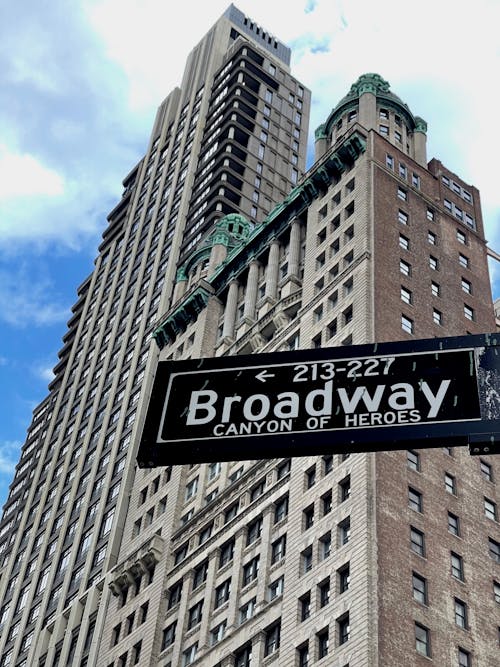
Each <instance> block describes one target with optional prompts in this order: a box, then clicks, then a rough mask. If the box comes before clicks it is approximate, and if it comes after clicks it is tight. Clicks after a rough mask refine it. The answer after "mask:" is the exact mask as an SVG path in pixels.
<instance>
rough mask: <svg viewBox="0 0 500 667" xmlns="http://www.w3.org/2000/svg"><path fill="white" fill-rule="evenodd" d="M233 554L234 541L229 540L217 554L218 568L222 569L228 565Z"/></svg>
mask: <svg viewBox="0 0 500 667" xmlns="http://www.w3.org/2000/svg"><path fill="white" fill-rule="evenodd" d="M233 554H234V539H232V540H229V542H226V543H225V544H223V545H222V546H221V548H220V554H219V567H224V565H227V563H230V562H231V561H232V560H233Z"/></svg>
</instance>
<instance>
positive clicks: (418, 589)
mask: <svg viewBox="0 0 500 667" xmlns="http://www.w3.org/2000/svg"><path fill="white" fill-rule="evenodd" d="M412 583H413V598H414V599H415V600H416V601H417V602H420V603H421V604H427V580H426V579H425V578H424V577H421V576H420V575H419V574H417V573H416V572H414V573H413V576H412Z"/></svg>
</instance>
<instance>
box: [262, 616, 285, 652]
mask: <svg viewBox="0 0 500 667" xmlns="http://www.w3.org/2000/svg"><path fill="white" fill-rule="evenodd" d="M280 629H281V628H280V623H273V625H271V626H270V627H269V628H267V629H266V630H265V631H264V655H271V654H272V653H274V652H275V651H277V650H278V649H279V646H280Z"/></svg>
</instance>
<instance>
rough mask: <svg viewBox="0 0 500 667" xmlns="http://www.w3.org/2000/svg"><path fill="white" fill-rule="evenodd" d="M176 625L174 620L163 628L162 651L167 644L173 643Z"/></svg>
mask: <svg viewBox="0 0 500 667" xmlns="http://www.w3.org/2000/svg"><path fill="white" fill-rule="evenodd" d="M176 627H177V622H176V621H174V622H173V623H171V624H170V625H169V626H168V628H165V630H163V637H162V642H161V650H162V651H164V650H165V649H166V648H167V646H170V645H171V644H173V643H174V640H175V629H176Z"/></svg>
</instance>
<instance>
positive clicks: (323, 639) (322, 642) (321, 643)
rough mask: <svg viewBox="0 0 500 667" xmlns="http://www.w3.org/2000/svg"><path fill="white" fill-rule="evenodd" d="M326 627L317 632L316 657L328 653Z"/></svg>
mask: <svg viewBox="0 0 500 667" xmlns="http://www.w3.org/2000/svg"><path fill="white" fill-rule="evenodd" d="M328 639H329V638H328V628H326V629H325V630H322V631H321V632H318V658H319V659H321V658H324V657H325V655H328Z"/></svg>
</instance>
